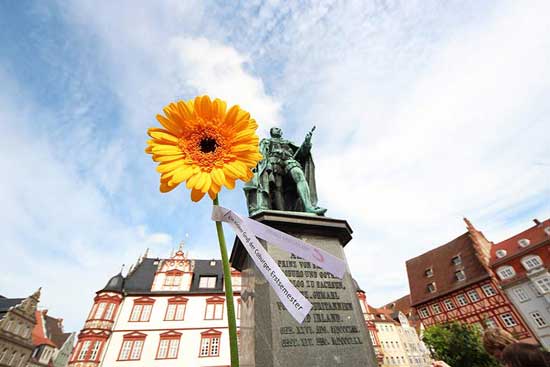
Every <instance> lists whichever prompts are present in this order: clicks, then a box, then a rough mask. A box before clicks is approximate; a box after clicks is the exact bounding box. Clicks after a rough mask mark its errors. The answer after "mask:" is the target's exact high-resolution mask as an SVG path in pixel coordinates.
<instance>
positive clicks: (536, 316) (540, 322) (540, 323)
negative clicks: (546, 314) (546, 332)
mask: <svg viewBox="0 0 550 367" xmlns="http://www.w3.org/2000/svg"><path fill="white" fill-rule="evenodd" d="M531 318H532V319H533V321H535V324H536V325H537V327H539V328H541V327H545V326H546V325H547V324H546V320H545V319H544V318H543V317H542V315H541V313H540V312H538V311H537V312H531Z"/></svg>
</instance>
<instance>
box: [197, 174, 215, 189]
mask: <svg viewBox="0 0 550 367" xmlns="http://www.w3.org/2000/svg"><path fill="white" fill-rule="evenodd" d="M203 177H204V182H203V184H202V186H201V188H200V189H199V190H201V191H202V192H208V190H209V189H210V186H211V185H212V178H211V177H210V175H209V174H208V173H204V172H203Z"/></svg>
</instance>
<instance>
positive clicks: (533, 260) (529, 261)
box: [521, 255, 542, 271]
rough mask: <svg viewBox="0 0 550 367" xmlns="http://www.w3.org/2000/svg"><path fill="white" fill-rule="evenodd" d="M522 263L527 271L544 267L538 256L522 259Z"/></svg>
mask: <svg viewBox="0 0 550 367" xmlns="http://www.w3.org/2000/svg"><path fill="white" fill-rule="evenodd" d="M521 263H522V264H523V267H524V268H525V269H526V270H527V271H529V270H533V269H536V268H538V267H540V266H542V260H541V259H540V257H538V256H537V255H531V256H525V257H524V258H522V259H521Z"/></svg>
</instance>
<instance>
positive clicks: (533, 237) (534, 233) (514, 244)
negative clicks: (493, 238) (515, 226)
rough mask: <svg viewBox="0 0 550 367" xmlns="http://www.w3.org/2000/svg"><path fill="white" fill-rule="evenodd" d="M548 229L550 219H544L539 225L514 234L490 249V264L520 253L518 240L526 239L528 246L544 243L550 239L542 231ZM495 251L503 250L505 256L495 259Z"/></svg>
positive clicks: (520, 248) (521, 248)
mask: <svg viewBox="0 0 550 367" xmlns="http://www.w3.org/2000/svg"><path fill="white" fill-rule="evenodd" d="M547 227H549V228H550V219H546V220H545V221H543V222H541V223H540V224H535V225H534V226H533V227H531V228H528V229H526V230H525V231H523V232H521V233H518V234H516V235H515V236H512V237H510V238H508V239H506V240H504V241H502V242H499V243H497V244H496V245H493V246H492V247H491V264H492V263H494V262H495V261H501V260H502V259H505V258H508V257H511V256H512V255H514V254H516V253H518V252H520V251H522V250H523V249H524V247H521V246H520V245H519V244H518V241H519V240H520V239H523V238H525V239H528V240H529V242H530V244H529V246H532V245H536V244H539V243H541V242H543V241H546V240H548V239H549V238H550V236H548V235H547V234H546V232H545V231H544V229H545V228H547ZM497 250H505V251H506V256H503V257H501V258H497V257H496V252H497Z"/></svg>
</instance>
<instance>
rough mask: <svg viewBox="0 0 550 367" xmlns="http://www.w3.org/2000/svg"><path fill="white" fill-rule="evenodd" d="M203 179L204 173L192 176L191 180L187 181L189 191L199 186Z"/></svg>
mask: <svg viewBox="0 0 550 367" xmlns="http://www.w3.org/2000/svg"><path fill="white" fill-rule="evenodd" d="M201 177H202V172H200V171H199V172H197V173H196V174H194V175H192V176H191V178H189V179H188V180H187V183H186V184H185V186H187V188H188V189H192V188H194V187H195V185H196V184H197V181H198V180H199V179H200V178H201Z"/></svg>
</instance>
